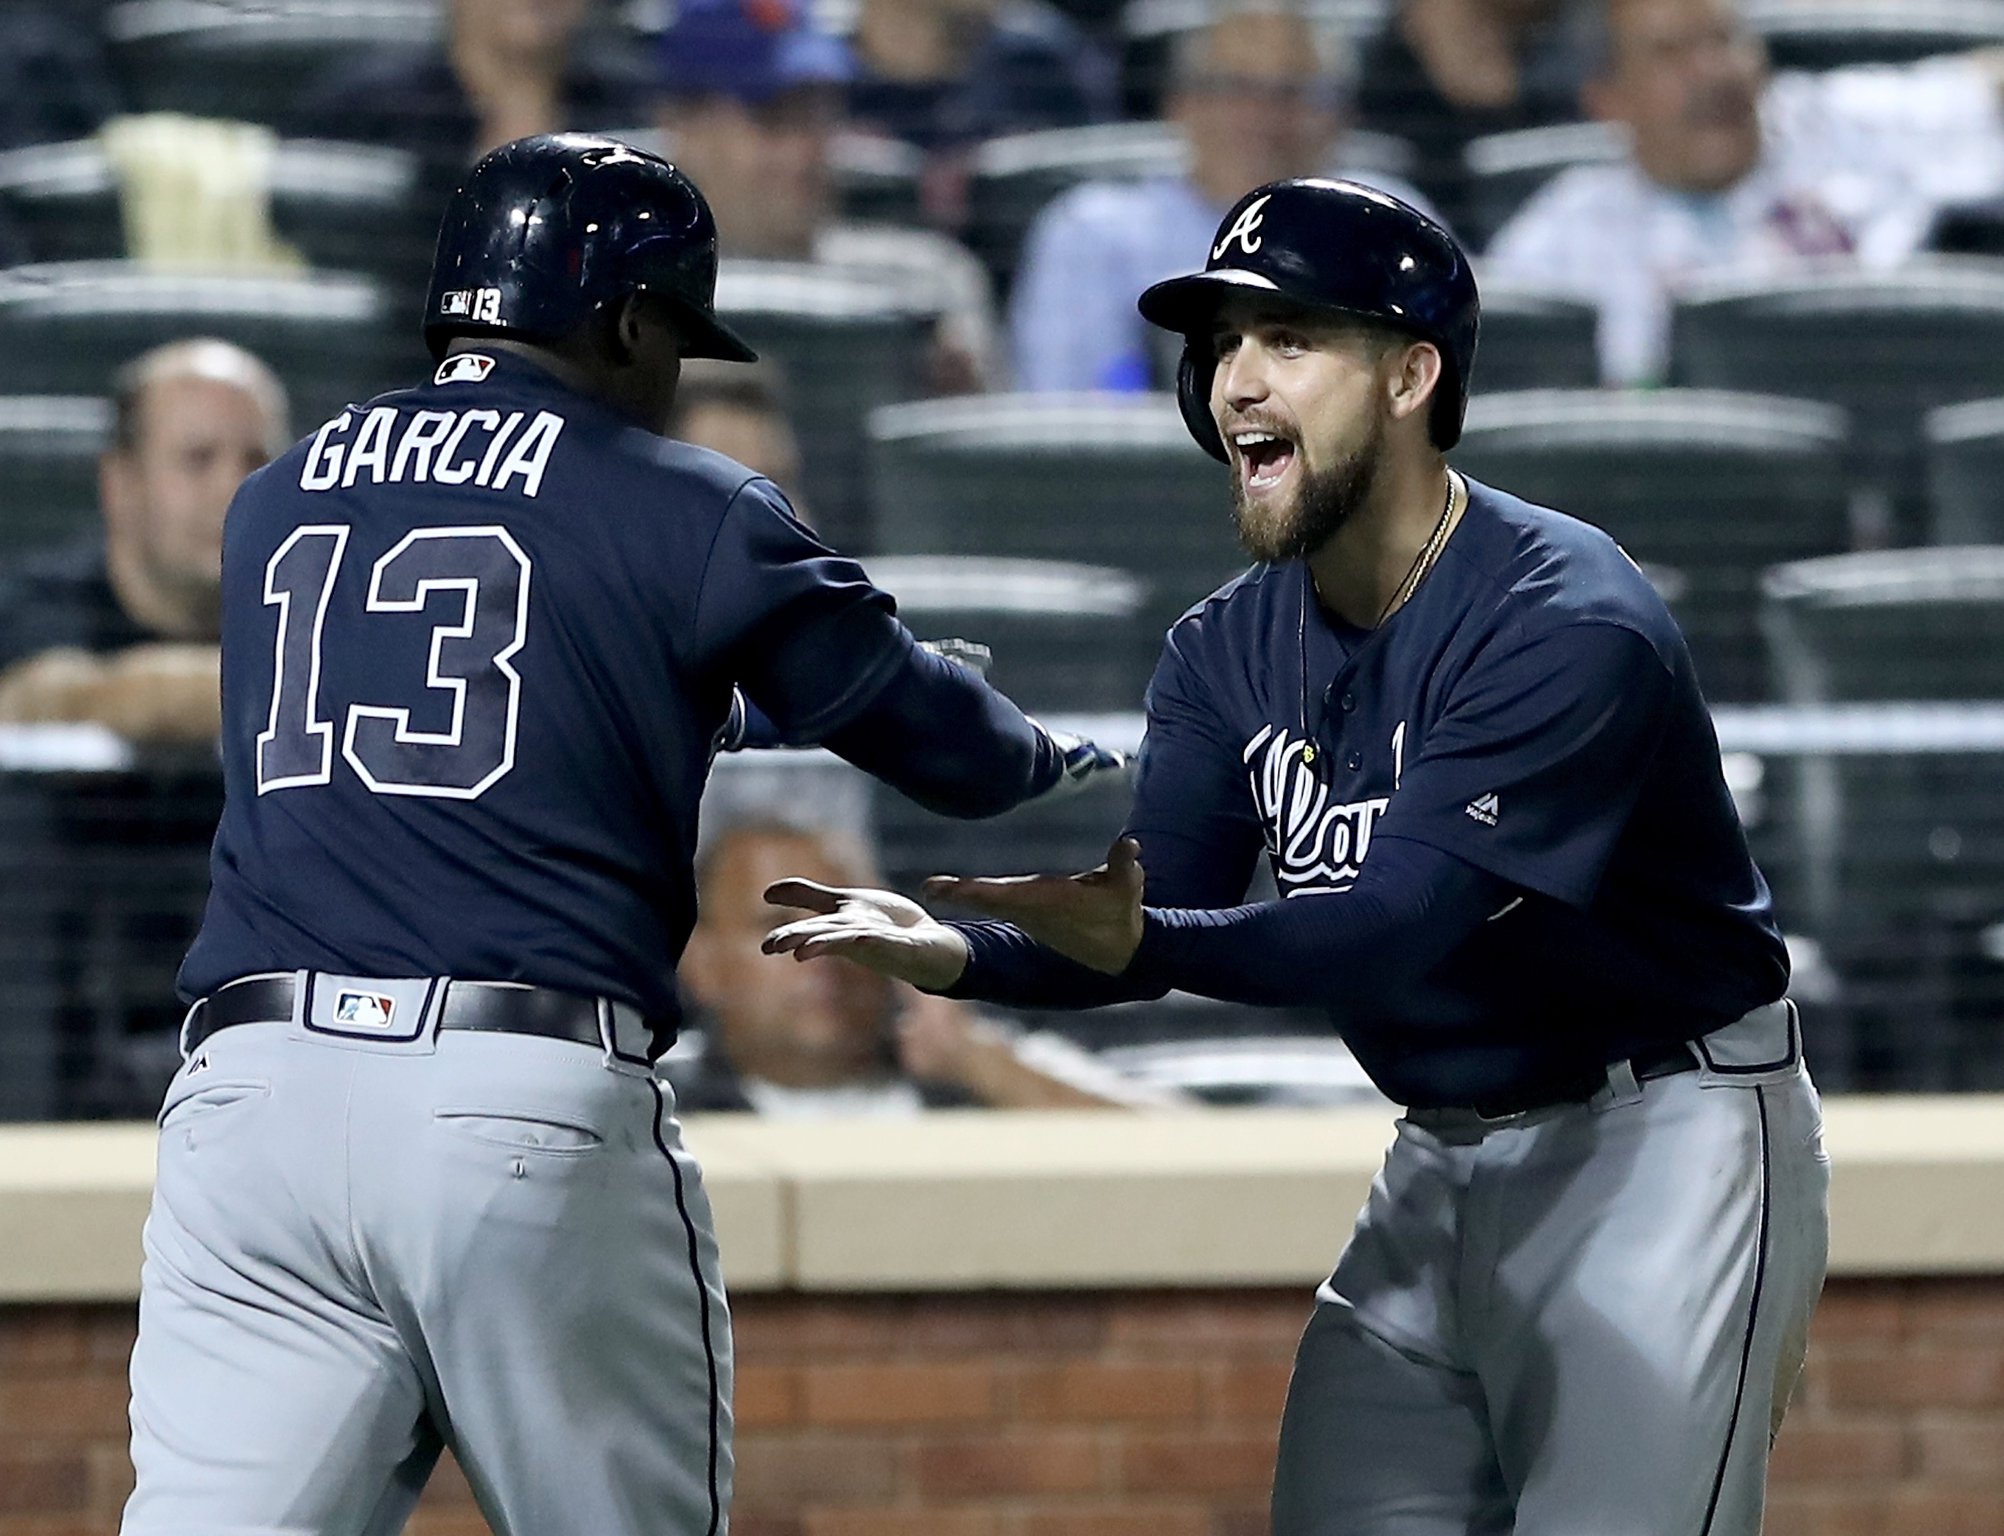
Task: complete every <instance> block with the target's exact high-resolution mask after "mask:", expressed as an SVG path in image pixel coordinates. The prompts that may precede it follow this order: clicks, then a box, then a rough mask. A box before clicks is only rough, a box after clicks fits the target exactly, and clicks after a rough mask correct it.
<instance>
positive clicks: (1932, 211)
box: [1487, 0, 2004, 384]
mask: <svg viewBox="0 0 2004 1536" xmlns="http://www.w3.org/2000/svg"><path fill="white" fill-rule="evenodd" d="M1607 28H1608V31H1607V45H1606V50H1605V58H1604V60H1603V62H1602V64H1601V66H1600V68H1599V69H1598V71H1597V72H1596V75H1595V77H1594V79H1593V80H1592V81H1591V82H1590V83H1589V85H1588V87H1587V91H1586V95H1585V100H1586V103H1587V105H1588V106H1589V108H1590V109H1591V110H1592V111H1593V114H1594V115H1595V116H1596V117H1600V118H1604V119H1606V120H1607V121H1609V122H1614V123H1619V124H1621V125H1622V126H1623V127H1625V128H1626V129H1627V130H1628V132H1629V134H1630V136H1631V140H1632V146H1633V147H1632V150H1631V152H1630V154H1629V155H1628V156H1627V157H1626V158H1625V159H1623V160H1621V161H1619V162H1617V163H1614V164H1607V165H1583V166H1576V167H1574V168H1572V169H1570V170H1567V171H1564V172H1562V173H1561V174H1560V175H1558V176H1557V177H1555V178H1554V179H1553V180H1552V181H1551V182H1549V183H1548V184H1547V185H1546V186H1545V187H1543V188H1542V189H1541V190H1540V191H1539V192H1538V193H1537V194H1536V195H1535V196H1533V197H1532V198H1531V200H1530V201H1529V202H1528V203H1527V204H1526V205H1525V206H1524V207H1523V208H1522V209H1521V210H1519V212H1518V213H1517V214H1516V216H1515V217H1514V218H1512V219H1511V220H1510V221H1509V223H1507V224H1506V225H1505V226H1504V227H1503V228H1502V230H1500V231H1499V232H1498V234H1497V236H1496V239H1495V241H1494V242H1493V244H1492V247H1491V249H1490V252H1489V260H1488V264H1487V270H1488V271H1489V273H1490V274H1491V275H1493V276H1496V277H1501V278H1505V279H1510V280H1515V281H1521V282H1526V283H1534V284H1541V285H1545V286H1551V287H1558V288H1564V289H1568V290H1572V291H1574V292H1577V293H1579V294H1581V295H1582V296H1584V297H1586V298H1588V299H1589V300H1591V301H1592V302H1593V303H1594V304H1595V305H1596V306H1597V307H1598V309H1599V312H1600V361H1601V372H1602V374H1603V376H1604V377H1605V378H1606V379H1607V380H1608V381H1609V382H1610V383H1619V384H1640V383H1648V382H1652V381H1657V380H1661V379H1662V378H1663V377H1664V376H1665V373H1666V369H1667V365H1668V350H1669V335H1670V313H1671V309H1672V306H1673V304H1674V302H1675V299H1676V295H1677V292H1678V290H1679V288H1680V286H1682V285H1683V284H1685V283H1687V282H1689V281H1690V280H1692V279H1694V278H1700V277H1704V276H1707V275H1710V274H1716V273H1720V272H1725V271H1732V272H1735V273H1740V274H1745V275H1749V276H1762V275H1766V276H1781V275H1784V274H1786V273H1788V272H1790V271H1795V270H1800V269H1802V268H1804V267H1805V266H1806V265H1808V264H1810V263H1813V262H1823V261H1831V260H1835V261H1843V262H1857V263H1859V264H1861V265H1863V266H1866V267H1872V268H1881V269H1883V268H1888V267H1892V266H1896V265H1897V264H1898V263H1900V262H1902V261H1904V260H1906V259H1908V258H1909V257H1911V256H1912V255H1913V254H1914V253H1915V252H1917V251H1918V250H1919V249H1920V248H1921V246H1922V244H1923V242H1924V241H1925V239H1926V237H1927V234H1928V231H1929V229H1930V227H1931V225H1932V224H1933V222H1934V218H1935V215H1936V214H1937V213H1938V212H1939V211H1940V209H1941V208H1942V206H1943V205H1944V204H1947V203H1950V202H1959V201H1963V200H1965V199H1969V198H1973V197H1980V196H1983V195H1986V194H1990V193H1995V192H1996V191H1998V190H1999V189H2000V188H2004V106H2000V98H1999V81H2000V78H2004V71H2000V67H1999V63H1998V59H1997V56H1996V55H1994V54H1991V53H1979V54H1966V55H1961V56H1955V57H1948V58H1940V59H1932V60H1928V61H1926V62H1923V63H1920V64H1915V65H1909V66H1903V67H1888V66H1872V67H1867V68H1857V69H1840V70H1833V71H1830V72H1828V73H1826V74H1819V75H1808V74H1786V75H1781V76H1778V77H1775V78H1772V79H1770V78H1769V75H1768V71H1767V60H1766V57H1765V54H1764V51H1763V49H1762V47H1761V43H1760V40H1759V39H1758V38H1757V37H1755V36H1754V35H1753V34H1752V33H1751V32H1750V31H1748V29H1747V27H1746V26H1745V24H1744V23H1743V21H1742V20H1741V18H1740V16H1739V14H1738V13H1737V11H1736V10H1735V8H1734V6H1733V4H1732V3H1731V0H1611V3H1610V5H1609V7H1608V15H1607Z"/></svg>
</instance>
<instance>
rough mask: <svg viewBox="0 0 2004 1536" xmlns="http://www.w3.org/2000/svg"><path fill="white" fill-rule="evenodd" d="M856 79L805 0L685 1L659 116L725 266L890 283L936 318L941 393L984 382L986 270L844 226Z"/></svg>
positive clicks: (664, 56)
mask: <svg viewBox="0 0 2004 1536" xmlns="http://www.w3.org/2000/svg"><path fill="white" fill-rule="evenodd" d="M855 76H856V63H855V59H854V57H853V56H852V55H851V53H850V51H849V48H848V46H847V45H846V44H845V43H844V42H843V41H842V40H841V39H840V38H837V37H834V36H832V35H830V34H828V33H826V32H822V31H819V30H818V29H816V28H815V27H814V26H813V25H811V23H810V22H809V20H808V19H807V17H806V15H805V13H804V7H802V6H801V5H800V4H799V3H798V0H685V3H684V4H683V5H682V6H681V8H680V9H679V11H678V12H677V14H676V18H675V20H674V22H673V23H672V24H671V25H670V26H669V27H668V29H667V31H666V32H665V33H664V34H663V35H662V38H661V52H660V67H659V75H658V79H659V83H660V88H661V100H660V113H659V121H660V125H661V129H662V131H663V133H664V134H665V135H666V137H667V147H668V150H669V153H670V155H671V157H672V158H673V159H674V160H675V162H676V163H677V164H678V165H680V166H681V167H682V168H683V169H684V170H686V171H687V172H688V173H689V174H690V175H691V176H692V177H693V178H694V179H695V180H696V182H697V183H698V184H699V185H700V186H702V187H703V188H704V189H705V190H706V191H707V192H708V193H709V197H710V205H711V207H712V208H713V209H714V210H715V213H716V216H717V229H718V233H719V235H720V237H721V239H722V242H723V251H724V255H725V257H726V258H727V259H728V258H732V257H747V256H750V257H757V258H762V259H765V260H771V261H799V262H812V263H815V264H817V265H822V266H830V267H837V268H841V269H843V270H845V271H852V272H856V273H859V274H861V275H863V276H867V277H870V278H872V279H879V280H881V281H883V282H884V283H885V284H886V285H888V286H892V287H895V288H896V289H898V290H899V292H900V293H901V294H902V295H903V296H904V297H906V298H907V299H908V300H910V301H911V302H913V303H914V304H916V305H917V306H919V307H921V308H931V309H934V310H936V311H937V312H938V313H939V315H940V317H941V323H940V329H939V335H938V346H937V348H936V350H935V357H934V367H933V374H934V385H935V387H936V388H937V389H939V390H940V391H941V392H942V393H948V392H954V391H958V390H969V389H978V388H981V387H983V386H984V385H985V384H986V383H987V382H989V372H990V368H991V364H992V361H993V358H994V353H995V316H994V308H993V301H992V299H991V296H990V294H989V291H988V282H987V277H986V275H985V274H984V273H983V272H982V270H981V267H980V264H979V263H978V262H976V261H975V260H974V258H973V257H972V256H971V255H970V254H969V253H968V252H967V251H965V250H963V249H962V248H961V247H960V246H959V245H958V244H956V243H955V242H953V241H952V240H949V239H947V238H945V237H944V236H941V235H936V234H931V233H928V232H926V231H923V230H913V229H904V228H898V227H893V226H889V225H866V224H855V223H848V222H844V221H840V220H839V218H838V213H839V210H838V208H837V205H836V188H835V184H834V171H833V151H834V145H835V141H836V139H837V137H838V136H839V135H840V134H841V133H842V131H843V129H844V127H845V123H846V100H847V91H848V87H849V85H850V83H851V82H852V81H853V80H854V79H855Z"/></svg>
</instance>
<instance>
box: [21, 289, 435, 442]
mask: <svg viewBox="0 0 2004 1536" xmlns="http://www.w3.org/2000/svg"><path fill="white" fill-rule="evenodd" d="M189 336H219V337H221V338H222V339H223V340H225V341H233V342H236V343H237V344H238V345H239V346H242V347H245V348H247V349H249V350H250V351H251V352H254V353H256V354H257V355H258V356H259V357H261V358H263V359H264V360H265V361H266V362H267V363H269V364H270V365H271V367H272V368H273V369H274V370H275V371H276V372H277V373H278V375H279V377H280V378H282V379H283V380H284V381H285V384H286V387H287V389H288V390H289V391H290V392H291V395H292V424H293V426H294V428H295V429H297V430H300V431H307V430H310V429H311V428H313V427H314V426H317V425H318V424H319V423H320V422H322V421H324V420H326V419H327V418H328V417H330V416H332V415H334V414H336V413H337V412H339V411H340V410H341V408H342V407H343V406H345V405H347V404H349V403H351V402H354V401H359V400H366V399H368V398H369V397H370V396H372V395H375V394H377V393H380V392H381V391H382V390H384V389H386V388H389V387H391V386H393V385H396V384H399V383H407V382H411V381H412V380H413V379H414V378H415V376H416V370H417V369H418V368H419V367H420V366H422V365H423V357H424V354H423V349H422V345H421V343H420V342H419V340H418V337H417V327H416V326H415V325H414V324H411V325H396V324H395V323H394V322H393V320H392V317H391V316H390V315H389V313H388V306H387V304H386V302H385V300H384V296H383V292H382V288H381V286H380V285H379V284H377V283H375V282H374V281H372V280H370V279H367V278H363V277H357V276H352V275H349V274H345V273H307V274H303V275H300V276H296V277H250V276H243V275H238V274H212V273H169V272H155V271H148V270H146V269H143V268H140V267H136V266H133V265H130V264H128V263H124V262H62V263H52V264H48V265H41V266H27V267H14V268H10V269H8V270H6V271H4V272H0V355H4V356H5V357H6V358H7V359H8V363H9V368H10V376H11V378H12V380H13V382H14V384H15V387H17V388H19V389H21V390H22V391H24V392H26V391H35V392H46V393H50V394H88V393H91V392H93V391H97V390H102V389H103V388H104V387H105V382H106V380H107V379H108V378H109V377H110V376H111V374H112V372H113V370H115V369H116V368H117V367H118V366H119V365H120V364H121V363H124V362H126V361H127V360H128V359H130V358H132V357H134V356H136V355H138V354H139V353H141V352H143V351H145V350H146V349H147V348H149V347H154V346H158V345H159V344H161V343H162V342H167V341H175V340H179V339H181V338H184V337H189Z"/></svg>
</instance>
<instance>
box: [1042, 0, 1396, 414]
mask: <svg viewBox="0 0 2004 1536" xmlns="http://www.w3.org/2000/svg"><path fill="white" fill-rule="evenodd" d="M1344 73H1345V71H1344V68H1343V59H1342V56H1341V53H1340V50H1339V49H1338V47H1337V45H1336V43H1335V42H1334V40H1333V39H1331V38H1329V37H1327V36H1325V35H1323V34H1321V33H1319V32H1318V31H1317V30H1316V29H1315V28H1314V27H1312V26H1311V25H1310V23H1309V21H1308V20H1307V18H1306V17H1305V16H1304V15H1303V13H1302V11H1301V10H1300V9H1299V8H1298V7H1296V6H1293V5H1288V4H1284V3H1280V0H1242V3H1239V4H1224V5H1220V6H1219V8H1218V10H1217V13H1216V16H1215V18H1214V20H1213V21H1212V22H1211V24H1210V25H1209V26H1208V27H1205V28H1203V29H1201V30H1198V31H1194V32H1191V33H1189V34H1187V35H1186V36H1185V37H1183V38H1182V39H1180V40H1179V44H1178V49H1177V52H1176V54H1175V56H1174V58H1173V60H1172V65H1171V77H1170V87H1169V95H1168V101H1167V106H1168V112H1169V116H1170V118H1171V119H1172V120H1173V121H1174V122H1175V123H1176V125H1177V126H1178V127H1179V128H1180V129H1181V130H1182V133H1183V137H1184V139H1185V140H1186V142H1187V143H1188V146H1189V168H1188V170H1187V172H1186V173H1185V174H1183V175H1180V176H1164V177H1156V178H1153V179H1150V180H1145V181H1119V182H1094V183H1088V184H1087V185H1085V186H1082V187H1076V188H1074V189H1073V190H1071V191H1070V192H1068V193H1066V194H1065V195H1064V196H1062V197H1060V198H1058V199H1057V200H1056V201H1054V202H1053V203H1052V204H1051V205H1050V206H1049V207H1048V208H1046V209H1045V210H1044V211H1043V213H1042V214H1040V215H1039V216H1038V219H1037V221H1036V223H1035V224H1034V225H1033V226H1032V227H1031V230H1030V234H1029V237H1028V239H1027V240H1026V242H1025V245H1024V259H1023V266H1022V269H1021V271H1020V272H1019V273H1018V275H1017V279H1016V291H1015V293H1014V294H1013V295H1012V296H1011V299H1010V303H1009V316H1010V336H1011V339H1012V341H1013V343H1014V352H1015V365H1016V387H1017V388H1019V389H1024V390H1094V389H1112V390H1135V389H1147V388H1151V387H1160V386H1161V385H1162V384H1163V382H1164V378H1165V370H1164V367H1163V365H1162V363H1161V360H1160V359H1159V358H1158V357H1157V354H1156V350H1155V349H1156V347H1157V344H1158V343H1157V341H1156V337H1157V336H1159V334H1160V333H1158V332H1154V331H1152V330H1151V329H1150V328H1149V327H1148V326H1147V325H1146V324H1144V323H1143V321H1142V319H1141V316H1140V314H1139V313H1138V312H1137V311H1136V310H1135V307H1134V301H1135V299H1136V298H1137V297H1138V296H1139V294H1140V293H1141V290H1142V289H1144V288H1146V287H1147V286H1148V285H1149V284H1150V283H1153V282H1156V281H1158V280H1160V279H1162V278H1165V277H1169V276H1172V275H1173V274H1175V273H1177V272H1186V271H1188V270H1190V268H1191V267H1192V266H1193V265H1194V266H1202V265H1203V263H1204V257H1205V254H1206V252H1207V251H1208V249H1209V246H1210V242H1211V237H1212V235H1213V234H1214V233H1215V232H1216V230H1217V227H1218V221H1219V220H1220V219H1222V218H1223V217H1224V214H1225V211H1226V210H1227V209H1228V208H1230V207H1231V205H1232V204H1233V203H1235V202H1237V201H1238V199H1239V198H1240V196H1242V195H1243V194H1244V193H1246V192H1248V191H1250V190H1251V189H1252V188H1254V187H1256V186H1259V185H1261V184H1262V183H1264V182H1269V181H1278V180H1280V179H1281V178H1283V177H1287V176H1306V175H1313V174H1316V173H1318V172H1327V171H1331V170H1333V171H1334V172H1335V173H1336V174H1339V175H1340V174H1354V175H1355V176H1356V177H1357V179H1359V180H1362V181H1367V182H1369V183H1370V184H1371V185H1373V186H1376V187H1378V188H1379V189H1381V190H1383V191H1387V192H1390V193H1392V194H1393V195H1394V196H1397V197H1403V198H1405V199H1406V200H1408V201H1411V202H1418V203H1419V205H1420V206H1421V207H1425V203H1424V202H1423V200H1421V199H1420V194H1419V193H1418V192H1416V191H1415V190H1414V189H1413V188H1411V187H1408V186H1406V185H1404V184H1403V183H1401V182H1399V181H1397V180H1395V179H1393V178H1389V177H1385V176H1378V175H1372V174H1369V173H1366V172H1363V171H1361V170H1353V169H1352V168H1348V167H1346V166H1345V165H1344V162H1343V152H1342V125H1343V106H1344V90H1343V77H1344Z"/></svg>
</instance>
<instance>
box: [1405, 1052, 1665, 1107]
mask: <svg viewBox="0 0 2004 1536" xmlns="http://www.w3.org/2000/svg"><path fill="white" fill-rule="evenodd" d="M1628 1066H1629V1070H1630V1071H1632V1072H1634V1074H1635V1080H1636V1081H1637V1082H1638V1083H1648V1082H1654V1081H1655V1080H1656V1079H1657V1078H1659V1077H1675V1076H1676V1075H1677V1074H1678V1073H1679V1072H1695V1071H1697V1070H1698V1053H1697V1052H1696V1051H1694V1050H1692V1049H1691V1047H1690V1045H1689V1044H1688V1043H1686V1042H1684V1041H1681V1040H1679V1041H1676V1042H1674V1043H1672V1044H1669V1045H1655V1046H1649V1047H1646V1048H1645V1049H1643V1050H1640V1051H1638V1052H1636V1053H1635V1055H1633V1056H1631V1057H1629V1058H1628ZM1606 1086H1607V1068H1606V1067H1599V1068H1596V1069H1594V1070H1593V1071H1591V1072H1582V1073H1580V1074H1579V1075H1578V1076H1577V1077H1576V1078H1569V1079H1567V1080H1565V1081H1563V1082H1559V1083H1552V1082H1550V1081H1547V1082H1543V1083H1537V1084H1532V1085H1530V1086H1528V1087H1526V1088H1525V1089H1524V1090H1523V1091H1521V1092H1519V1093H1515V1094H1508V1095H1505V1096H1504V1097H1502V1098H1497V1099H1490V1100H1487V1101H1485V1102H1483V1103H1480V1104H1469V1105H1466V1106H1461V1107H1458V1108H1456V1109H1447V1110H1441V1111H1436V1113H1442V1114H1456V1113H1461V1114H1467V1113H1473V1114H1476V1115H1479V1116H1480V1117H1481V1118H1482V1119H1484V1120H1508V1119H1510V1118H1512V1117H1513V1116H1516V1115H1528V1114H1530V1113H1531V1112H1532V1111H1534V1110H1539V1109H1551V1108H1554V1107H1556V1106H1558V1105H1561V1104H1584V1103H1585V1102H1586V1101H1587V1100H1588V1099H1590V1098H1592V1097H1593V1096H1594V1095H1595V1094H1597V1093H1599V1092H1600V1091H1601V1089H1603V1088H1605V1087H1606Z"/></svg>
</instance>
